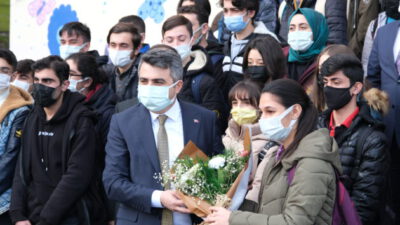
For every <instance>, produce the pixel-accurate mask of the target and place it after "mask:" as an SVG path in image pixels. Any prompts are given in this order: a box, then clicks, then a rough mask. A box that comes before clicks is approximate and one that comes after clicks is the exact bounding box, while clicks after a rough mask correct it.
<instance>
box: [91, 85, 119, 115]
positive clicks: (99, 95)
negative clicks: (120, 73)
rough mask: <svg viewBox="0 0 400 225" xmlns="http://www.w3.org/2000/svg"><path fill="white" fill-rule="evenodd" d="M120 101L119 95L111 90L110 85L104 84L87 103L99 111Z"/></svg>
mask: <svg viewBox="0 0 400 225" xmlns="http://www.w3.org/2000/svg"><path fill="white" fill-rule="evenodd" d="M117 102H118V96H117V95H116V94H115V93H114V92H113V91H111V89H110V88H109V87H108V85H105V84H104V85H102V86H101V88H100V89H99V90H97V91H96V93H94V95H93V96H92V97H91V98H90V99H89V100H88V101H87V104H88V105H90V106H91V107H92V108H94V109H96V110H97V111H99V112H100V111H101V110H107V109H108V108H114V107H115V105H116V104H117Z"/></svg>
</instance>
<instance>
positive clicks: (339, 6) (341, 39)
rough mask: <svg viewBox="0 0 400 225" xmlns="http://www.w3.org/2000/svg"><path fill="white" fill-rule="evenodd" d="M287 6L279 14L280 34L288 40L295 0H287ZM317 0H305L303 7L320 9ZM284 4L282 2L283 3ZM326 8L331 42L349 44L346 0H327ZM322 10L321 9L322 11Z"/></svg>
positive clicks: (323, 8)
mask: <svg viewBox="0 0 400 225" xmlns="http://www.w3.org/2000/svg"><path fill="white" fill-rule="evenodd" d="M285 1H286V7H285V8H284V10H282V9H280V11H279V13H281V15H279V17H280V18H281V19H280V26H279V36H280V37H281V38H283V39H284V40H285V41H287V38H288V32H289V25H288V22H289V17H290V15H292V13H293V12H294V6H293V0H285ZM316 2H317V1H316V0H304V1H303V4H302V8H311V9H315V10H317V11H320V9H319V8H318V7H319V6H318V7H317V8H316ZM281 4H282V3H281ZM322 10H324V12H325V13H324V16H325V18H326V22H327V23H328V27H329V37H328V43H329V44H347V19H346V1H343V0H326V3H325V7H322ZM322 10H321V11H322Z"/></svg>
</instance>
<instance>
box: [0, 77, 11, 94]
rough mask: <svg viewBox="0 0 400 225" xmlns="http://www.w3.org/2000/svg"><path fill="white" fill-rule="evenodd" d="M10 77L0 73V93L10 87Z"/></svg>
mask: <svg viewBox="0 0 400 225" xmlns="http://www.w3.org/2000/svg"><path fill="white" fill-rule="evenodd" d="M10 78H11V76H10V75H8V74H5V73H0V91H3V90H6V89H7V88H8V87H10Z"/></svg>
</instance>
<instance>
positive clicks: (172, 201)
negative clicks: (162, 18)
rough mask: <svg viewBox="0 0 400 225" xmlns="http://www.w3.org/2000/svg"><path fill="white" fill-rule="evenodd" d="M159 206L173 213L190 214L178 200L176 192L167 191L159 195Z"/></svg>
mask: <svg viewBox="0 0 400 225" xmlns="http://www.w3.org/2000/svg"><path fill="white" fill-rule="evenodd" d="M160 198H161V199H160V200H161V204H162V205H163V206H164V207H165V208H167V209H169V210H171V211H174V212H180V213H190V211H189V209H187V208H186V206H185V204H184V203H183V201H182V200H181V199H179V197H178V194H177V193H176V191H172V190H167V191H163V192H162V193H161V197H160Z"/></svg>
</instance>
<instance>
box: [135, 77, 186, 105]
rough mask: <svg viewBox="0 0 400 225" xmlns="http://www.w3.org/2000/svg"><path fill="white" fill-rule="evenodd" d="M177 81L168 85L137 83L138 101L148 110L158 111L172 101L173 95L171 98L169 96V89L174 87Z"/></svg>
mask: <svg viewBox="0 0 400 225" xmlns="http://www.w3.org/2000/svg"><path fill="white" fill-rule="evenodd" d="M177 83H178V81H177V82H175V83H173V84H172V85H170V86H150V85H139V86H138V99H139V102H140V103H142V104H143V105H144V106H145V107H146V108H147V109H148V110H150V111H152V112H159V111H161V110H163V109H165V108H167V107H168V106H169V105H171V104H172V103H173V102H174V100H175V97H174V98H173V99H170V98H169V89H170V88H172V87H174V86H175V85H176V84H177Z"/></svg>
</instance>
